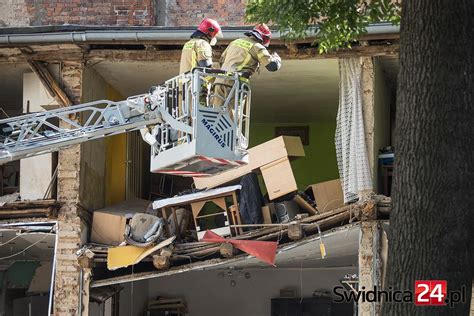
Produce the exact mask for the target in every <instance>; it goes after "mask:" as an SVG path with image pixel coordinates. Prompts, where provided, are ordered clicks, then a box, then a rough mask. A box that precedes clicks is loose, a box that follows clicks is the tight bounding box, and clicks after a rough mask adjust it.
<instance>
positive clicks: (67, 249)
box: [54, 62, 87, 316]
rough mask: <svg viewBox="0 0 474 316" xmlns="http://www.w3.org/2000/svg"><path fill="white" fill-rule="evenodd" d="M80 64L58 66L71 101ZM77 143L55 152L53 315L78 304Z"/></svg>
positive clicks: (77, 92)
mask: <svg viewBox="0 0 474 316" xmlns="http://www.w3.org/2000/svg"><path fill="white" fill-rule="evenodd" d="M83 70H84V65H83V64H82V63H79V62H64V63H63V64H62V67H61V85H62V87H63V89H64V90H65V92H66V93H67V94H68V96H69V97H70V98H71V100H72V102H73V103H79V102H80V101H81V96H82V88H81V84H82V75H83ZM80 169H81V145H75V146H72V147H69V148H67V149H63V150H61V151H60V152H59V158H58V197H57V199H58V201H60V202H61V203H62V206H61V208H60V209H59V212H58V246H57V249H56V255H57V256H56V260H57V261H56V265H57V266H56V275H55V288H54V315H58V316H59V315H73V314H77V310H78V307H79V288H80V282H81V279H80V271H81V269H80V266H79V264H78V261H77V256H76V251H77V250H78V249H79V248H80V247H81V245H82V244H83V243H84V242H85V241H86V233H87V229H86V227H87V224H86V222H87V218H86V217H85V215H84V214H85V213H84V212H83V210H82V209H81V207H80V206H79V203H80V196H79V188H80V180H81V179H80V174H81V173H80Z"/></svg>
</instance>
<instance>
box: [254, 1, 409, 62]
mask: <svg viewBox="0 0 474 316" xmlns="http://www.w3.org/2000/svg"><path fill="white" fill-rule="evenodd" d="M400 11H401V3H400V0H367V1H361V0H248V4H247V10H246V19H247V21H248V22H263V23H269V24H276V25H277V26H278V27H279V29H280V30H282V31H283V32H285V37H286V38H288V39H290V40H291V39H299V38H304V37H307V31H308V29H311V28H316V30H317V43H318V45H319V46H318V47H319V52H320V53H325V52H328V51H331V50H337V49H339V48H341V47H349V48H350V47H351V44H353V43H354V42H355V41H356V40H357V38H359V37H360V36H361V35H364V34H365V33H366V32H367V26H369V24H371V23H377V22H390V23H392V24H394V25H398V24H399V23H400Z"/></svg>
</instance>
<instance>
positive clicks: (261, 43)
mask: <svg viewBox="0 0 474 316" xmlns="http://www.w3.org/2000/svg"><path fill="white" fill-rule="evenodd" d="M244 34H245V35H246V37H242V38H239V39H236V40H234V41H232V42H231V43H230V44H229V46H228V47H227V48H226V49H225V51H224V52H223V53H222V56H221V58H220V64H221V69H222V70H225V71H229V72H240V73H241V74H242V78H243V79H242V80H244V81H248V79H250V77H251V76H252V75H253V74H254V73H255V72H256V71H257V70H258V69H259V67H260V65H263V66H264V67H265V68H266V69H267V70H268V71H277V70H279V69H280V67H281V58H280V56H278V54H277V53H273V54H270V53H269V52H268V50H267V47H268V46H269V44H270V39H271V37H272V33H271V31H270V29H269V28H268V26H267V25H266V24H258V25H256V26H255V27H254V28H253V30H251V31H249V32H246V33H244ZM231 84H232V82H231V81H230V82H229V81H226V80H223V79H217V80H216V82H215V91H214V94H215V95H214V97H213V104H214V106H222V105H223V104H224V102H225V100H226V98H227V96H228V94H229V92H230V90H231V88H232V85H231Z"/></svg>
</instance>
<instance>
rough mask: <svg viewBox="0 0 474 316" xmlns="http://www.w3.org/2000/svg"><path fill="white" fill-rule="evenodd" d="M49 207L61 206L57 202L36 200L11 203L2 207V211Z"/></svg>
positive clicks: (0, 207) (0, 208)
mask: <svg viewBox="0 0 474 316" xmlns="http://www.w3.org/2000/svg"><path fill="white" fill-rule="evenodd" d="M49 206H59V203H58V202H57V201H56V200H53V199H48V200H36V201H18V202H10V203H6V204H4V205H2V206H0V210H5V209H6V210H19V209H32V208H46V207H49Z"/></svg>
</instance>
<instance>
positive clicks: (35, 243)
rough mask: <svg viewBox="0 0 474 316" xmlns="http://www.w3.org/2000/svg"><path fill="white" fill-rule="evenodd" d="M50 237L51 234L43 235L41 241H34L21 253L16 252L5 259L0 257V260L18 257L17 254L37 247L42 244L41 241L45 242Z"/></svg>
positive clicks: (19, 252)
mask: <svg viewBox="0 0 474 316" xmlns="http://www.w3.org/2000/svg"><path fill="white" fill-rule="evenodd" d="M50 235H51V234H45V235H44V236H43V238H41V239H39V240H37V241H35V242H34V243H32V244H31V245H29V246H28V247H26V248H25V249H23V250H21V251H18V252H16V253H14V254H12V255H9V256H6V257H1V258H0V260H5V259H10V258H13V257H15V256H17V255H19V254H22V253H24V252H25V251H27V250H28V249H30V248H32V247H34V246H35V245H37V244H39V243H40V242H42V241H43V240H45V239H46V237H49V236H50Z"/></svg>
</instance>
